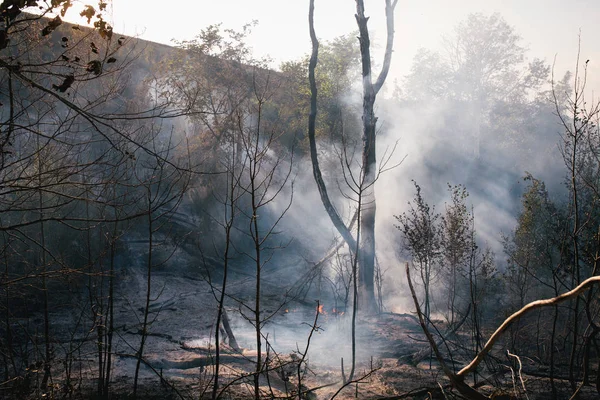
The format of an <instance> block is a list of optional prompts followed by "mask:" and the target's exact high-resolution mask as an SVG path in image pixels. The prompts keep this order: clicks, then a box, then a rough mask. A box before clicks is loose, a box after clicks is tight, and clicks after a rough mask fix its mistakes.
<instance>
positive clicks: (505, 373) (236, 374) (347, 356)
mask: <svg viewBox="0 0 600 400" xmlns="http://www.w3.org/2000/svg"><path fill="white" fill-rule="evenodd" d="M205 278H206V277H202V274H200V273H193V271H192V272H190V271H188V272H187V273H185V272H184V273H181V271H179V272H178V273H173V272H169V271H159V272H157V273H156V275H155V280H154V286H155V287H156V288H157V289H156V296H155V298H156V300H155V301H154V302H153V303H152V306H151V307H150V315H151V321H152V324H151V327H150V335H149V337H148V340H147V344H146V349H145V351H144V360H145V364H143V365H142V367H141V371H140V383H139V385H140V386H139V395H138V398H144V399H177V398H183V399H188V398H189V399H191V398H195V399H197V398H201V396H202V393H204V394H205V396H206V397H207V398H208V397H209V396H210V394H211V392H210V390H211V386H212V385H211V383H212V375H213V371H214V370H213V360H214V346H213V345H214V341H213V340H212V337H213V335H214V324H215V316H216V301H215V298H214V295H213V293H212V292H211V290H210V286H209V285H208V283H207V282H206V279H205ZM277 281H278V278H277V277H276V276H271V277H270V279H265V282H264V285H263V288H264V297H263V301H262V306H263V310H264V312H265V315H271V318H270V319H269V321H268V322H266V323H265V325H264V326H263V334H264V335H265V337H266V339H267V340H268V343H269V346H268V353H267V352H264V353H263V359H265V358H267V359H268V360H269V361H268V362H269V364H268V365H269V366H270V367H271V368H272V372H270V373H269V374H263V375H262V376H261V381H260V382H261V389H262V392H263V394H264V396H265V397H266V398H285V397H288V398H289V397H291V396H294V394H295V393H297V390H298V387H297V386H298V379H297V376H298V371H299V370H298V368H297V366H298V363H297V360H298V358H299V357H301V356H302V353H304V352H305V349H306V343H307V338H308V337H309V335H311V331H312V336H311V342H310V346H309V351H308V353H307V356H306V358H305V361H306V362H305V364H303V365H302V367H301V368H300V372H301V376H302V385H303V386H302V387H301V390H303V391H306V394H305V395H304V397H303V398H306V399H310V400H316V399H330V398H332V397H333V396H335V397H336V398H338V399H351V398H361V399H388V400H391V399H401V398H406V399H411V398H414V399H426V398H440V399H444V398H446V399H450V398H456V397H453V393H455V392H453V391H452V388H450V387H449V382H448V381H447V379H446V378H445V376H444V375H443V373H441V371H440V370H439V368H438V366H437V364H436V363H435V362H432V361H430V360H431V359H430V358H429V357H428V355H427V354H426V357H424V358H423V359H422V360H420V362H418V363H417V364H416V365H415V363H414V361H413V360H414V355H415V354H419V352H421V354H422V352H425V353H427V349H428V346H427V344H426V343H424V336H423V334H422V331H421V329H420V327H419V325H418V324H417V321H416V319H415V317H414V316H412V315H410V314H395V313H383V314H380V315H378V316H362V315H359V316H358V329H357V339H356V359H357V365H356V369H355V374H354V379H355V380H356V382H354V383H351V384H349V385H347V386H345V387H344V388H343V389H342V390H340V388H342V386H343V384H342V382H343V378H342V369H341V365H342V362H343V364H344V373H345V376H346V377H348V376H349V374H350V369H351V362H350V360H351V354H352V348H351V345H350V343H351V334H350V315H349V314H348V313H342V312H341V311H340V310H339V309H338V310H336V309H335V305H332V304H326V303H323V304H322V305H323V307H322V310H321V311H322V313H320V314H319V315H318V320H317V324H316V327H315V326H314V325H313V324H314V318H315V314H316V312H317V306H316V305H317V303H316V301H314V299H310V297H309V296H307V298H306V299H303V300H302V301H298V300H297V299H296V300H293V299H289V298H288V299H286V298H285V296H282V295H281V288H280V286H278V284H277ZM121 284H122V285H124V287H126V288H127V289H128V290H123V291H122V292H124V293H127V296H122V297H121V298H120V299H119V300H118V302H117V308H116V312H117V315H116V317H115V319H116V322H117V323H116V326H117V332H116V333H117V334H116V336H115V344H114V348H115V358H114V365H113V372H112V376H113V379H112V386H111V387H112V391H113V393H114V395H113V396H112V397H111V398H114V399H121V398H128V396H129V394H130V393H131V390H132V385H133V375H134V371H135V363H136V359H135V356H134V355H135V353H136V349H137V346H138V345H139V341H140V323H139V321H140V316H141V315H142V311H143V308H141V307H140V305H141V304H143V294H144V293H145V292H144V286H143V285H144V280H143V275H141V274H140V275H139V276H136V275H133V274H132V275H129V276H127V277H125V278H124V279H123V282H122V283H121ZM251 289H252V286H251V277H250V276H248V275H246V274H244V273H243V271H241V272H240V271H238V272H237V273H234V275H233V278H232V284H231V286H230V290H231V292H230V293H236V299H237V300H240V299H244V298H245V296H247V295H249V294H251V292H252V290H251ZM248 297H250V296H248ZM227 309H228V312H229V316H230V319H231V322H232V329H233V332H234V334H235V335H236V339H237V341H238V343H239V345H240V347H241V348H242V351H241V352H235V351H233V350H232V349H231V348H229V347H228V346H227V345H224V346H223V350H222V358H221V362H222V366H221V382H222V383H223V384H224V385H227V388H225V389H223V392H222V398H224V399H238V398H239V399H243V398H252V396H253V387H252V378H251V377H250V376H251V374H252V372H253V370H254V368H255V364H254V360H255V357H256V349H255V331H254V330H253V327H252V325H251V324H250V322H249V321H248V320H246V319H245V318H244V317H243V316H242V313H243V307H242V306H240V305H239V303H237V302H236V301H235V300H234V299H229V300H228V303H227ZM240 310H241V312H240ZM62 312H65V311H64V310H63V311H62ZM64 318H67V317H66V316H65V317H64ZM54 320H60V317H59V316H54ZM53 329H54V332H56V334H55V337H56V341H57V345H56V346H55V348H56V349H57V356H56V359H57V362H56V363H55V365H54V368H53V383H54V386H55V390H54V391H53V392H51V393H47V394H46V395H45V396H44V398H75V399H83V398H93V392H94V387H95V381H94V380H93V379H92V377H93V376H95V368H96V364H95V360H94V346H93V341H92V340H91V339H90V340H89V343H85V344H84V345H83V346H82V350H80V352H79V355H78V357H77V359H76V360H75V361H76V362H75V364H74V368H73V370H72V377H71V379H72V381H73V382H75V383H74V388H75V390H74V391H73V392H65V391H63V390H62V387H63V385H62V384H63V383H64V381H65V373H64V368H62V367H61V364H60V362H59V360H60V351H59V348H60V345H59V343H60V342H61V341H62V342H63V343H64V342H66V340H67V338H66V337H61V335H60V330H59V327H58V326H54V327H53ZM263 350H264V349H263ZM454 361H455V362H456V364H455V365H456V366H457V367H458V366H460V365H464V363H465V362H466V361H467V359H466V356H462V357H461V356H460V354H457V355H456V357H455V360H454ZM279 364H284V365H285V367H283V368H277V367H276V366H277V365H279ZM497 365H499V366H500V367H499V369H498V371H497V372H496V373H494V374H493V375H490V374H487V375H486V373H484V374H483V375H484V376H486V378H489V382H485V381H482V380H481V378H479V382H478V390H480V391H481V392H482V393H484V394H486V395H489V396H495V395H500V394H508V395H516V398H529V399H546V398H549V397H548V396H549V384H548V380H547V379H546V378H543V377H534V376H533V375H527V374H522V376H521V378H522V380H521V379H519V377H518V374H517V372H518V371H515V369H512V370H511V368H510V365H509V362H508V361H506V365H505V366H504V367H502V365H503V364H502V362H499V363H497ZM526 366H527V367H529V368H530V369H531V370H536V368H535V365H526ZM524 369H526V368H525V367H524ZM244 376H247V377H246V378H243V377H244ZM31 379H32V381H33V382H37V381H39V379H40V377H39V372H37V373H35V372H32V375H31ZM471 383H472V382H471ZM498 387H500V388H501V390H498V389H494V388H498ZM523 387H524V388H525V390H524V389H523ZM557 387H558V389H559V390H560V391H561V392H560V393H563V392H562V391H564V395H565V397H567V398H568V393H570V387H569V385H568V382H566V381H561V380H557ZM0 390H1V389H0ZM1 396H2V392H0V397H1ZM40 396H41V394H40V392H34V394H33V397H31V396H29V397H31V398H40ZM296 398H297V396H296ZM496 398H498V399H499V398H502V397H496ZM559 398H562V396H559ZM581 398H582V399H586V398H590V399H592V398H597V392H595V391H593V390H592V388H591V387H586V388H585V389H584V390H583V391H582V396H581Z"/></svg>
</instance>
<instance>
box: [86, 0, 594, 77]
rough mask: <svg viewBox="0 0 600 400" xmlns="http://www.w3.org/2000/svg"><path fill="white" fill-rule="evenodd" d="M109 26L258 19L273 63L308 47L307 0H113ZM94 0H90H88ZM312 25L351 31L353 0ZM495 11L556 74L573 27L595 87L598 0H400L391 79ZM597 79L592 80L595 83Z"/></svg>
mask: <svg viewBox="0 0 600 400" xmlns="http://www.w3.org/2000/svg"><path fill="white" fill-rule="evenodd" d="M112 2H113V12H112V19H113V26H114V28H115V31H117V32H119V33H124V34H127V35H138V36H139V37H141V38H143V39H146V40H151V41H155V42H160V43H165V44H170V43H171V39H174V38H175V39H180V40H181V39H190V38H192V37H194V36H195V35H196V34H197V33H199V32H200V30H201V29H202V28H203V27H206V26H207V25H210V24H215V23H219V22H222V23H223V26H224V27H226V28H234V29H235V28H240V27H241V26H242V25H244V24H245V23H248V22H251V21H252V20H257V21H258V26H257V27H256V28H255V29H254V33H253V35H252V36H251V39H250V42H251V43H250V44H251V46H252V47H253V49H254V51H255V54H256V55H257V56H264V55H270V56H271V57H272V58H274V59H275V65H278V64H279V62H281V61H285V60H290V59H296V58H298V57H300V56H302V55H303V54H306V53H309V52H310V39H309V36H308V17H307V14H308V0H180V1H174V2H173V4H172V5H170V6H169V3H168V2H165V1H158V0H112ZM93 3H95V2H92V4H93ZM315 3H316V5H315V23H316V30H317V35H318V36H319V37H320V38H321V39H331V38H334V37H336V36H339V35H342V34H345V33H348V32H351V31H353V30H356V22H355V20H354V12H355V2H354V1H352V0H315ZM365 3H366V11H367V15H369V16H371V20H370V27H371V29H372V30H374V32H375V33H374V36H375V39H376V40H377V39H379V43H382V44H383V43H384V38H385V16H384V7H383V5H384V1H383V0H365ZM472 12H481V13H485V14H491V13H493V12H499V13H500V14H501V15H502V16H503V17H504V18H505V19H506V21H507V22H508V23H509V24H510V25H512V26H513V27H514V28H515V29H516V32H517V33H519V34H520V35H521V36H522V38H523V45H525V46H526V47H528V48H529V49H530V53H529V56H530V57H540V58H544V59H546V60H547V61H548V62H550V63H551V62H552V60H553V58H554V56H555V55H557V61H556V68H557V71H559V72H560V73H559V74H558V75H562V72H563V71H565V70H566V69H571V70H572V69H573V68H574V64H575V57H576V54H577V42H578V35H579V31H580V30H581V37H582V46H581V47H582V59H583V60H584V61H585V60H586V59H590V60H591V61H590V63H589V68H590V74H591V81H592V83H593V84H594V87H598V88H600V43H599V42H598V40H597V38H598V37H600V24H599V23H598V21H600V2H599V1H598V0H570V1H564V0H400V1H399V3H398V6H397V8H396V36H395V52H394V58H393V62H392V70H391V78H392V79H393V78H401V77H402V76H403V75H405V74H406V73H407V72H408V71H409V69H410V66H411V63H412V59H413V57H414V55H415V53H416V52H417V50H418V49H419V48H421V47H425V48H429V49H436V48H437V47H438V46H439V44H440V42H441V38H442V36H443V35H445V34H449V33H451V32H452V29H453V27H454V26H456V24H457V23H458V22H460V21H461V20H463V19H464V18H465V17H466V16H467V14H469V13H472ZM596 84H598V85H596Z"/></svg>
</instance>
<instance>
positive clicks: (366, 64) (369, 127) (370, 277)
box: [355, 0, 398, 311]
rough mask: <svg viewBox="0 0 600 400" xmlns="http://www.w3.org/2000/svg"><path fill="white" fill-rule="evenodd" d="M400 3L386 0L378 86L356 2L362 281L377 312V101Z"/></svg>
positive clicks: (361, 9) (368, 306)
mask: <svg viewBox="0 0 600 400" xmlns="http://www.w3.org/2000/svg"><path fill="white" fill-rule="evenodd" d="M397 3H398V0H394V1H393V2H392V1H391V0H385V15H386V21H387V42H386V47H385V55H384V59H383V68H382V70H381V72H380V73H379V76H378V77H377V80H376V81H375V83H373V78H372V68H371V41H370V38H369V29H368V27H367V22H368V21H369V18H368V17H366V16H365V5H364V1H363V0H356V15H355V17H356V23H357V24H358V30H359V38H358V40H359V42H360V53H361V64H362V84H363V115H362V122H363V137H362V142H363V143H362V144H363V148H362V168H363V174H364V182H363V185H364V194H363V196H364V198H363V199H362V204H363V209H362V212H361V219H360V225H361V235H362V236H361V242H360V254H359V264H360V278H361V291H362V294H363V304H364V306H365V308H366V309H367V310H369V311H374V310H375V309H376V307H377V302H376V300H375V285H374V276H375V214H376V199H375V180H376V178H377V172H378V170H377V158H376V133H377V129H376V128H377V117H375V111H374V106H375V99H376V98H377V94H378V93H379V90H381V87H382V86H383V83H384V82H385V79H386V78H387V75H388V72H389V69H390V65H391V61H392V50H393V47H394V8H395V7H396V4H397Z"/></svg>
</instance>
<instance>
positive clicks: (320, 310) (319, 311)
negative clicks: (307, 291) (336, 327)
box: [317, 304, 327, 315]
mask: <svg viewBox="0 0 600 400" xmlns="http://www.w3.org/2000/svg"><path fill="white" fill-rule="evenodd" d="M317 312H318V313H319V314H323V315H326V314H327V313H326V312H325V310H324V309H323V304H319V306H318V307H317Z"/></svg>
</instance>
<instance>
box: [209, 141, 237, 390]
mask: <svg viewBox="0 0 600 400" xmlns="http://www.w3.org/2000/svg"><path fill="white" fill-rule="evenodd" d="M233 148H234V149H235V146H233ZM234 152H235V150H234ZM235 156H236V155H235V153H234V154H233V155H232V160H233V162H232V166H231V168H232V169H231V172H230V173H231V175H230V177H229V179H230V181H229V187H228V192H229V193H228V195H227V200H226V201H228V202H229V204H226V206H225V220H226V222H225V251H224V253H223V281H222V283H221V296H220V298H219V305H218V311H217V324H216V329H215V373H214V382H213V391H212V399H213V400H215V399H216V398H217V390H218V388H219V369H220V366H221V341H220V325H221V319H222V320H223V326H224V328H225V331H226V332H227V336H228V337H229V340H230V342H229V343H230V345H231V347H233V348H234V349H236V350H239V347H238V345H237V342H236V341H235V337H234V336H233V332H231V326H230V325H229V318H227V313H226V312H225V308H224V305H225V292H226V290H227V272H228V267H229V247H230V246H231V228H232V227H233V222H234V216H235V181H236V180H235V165H236V162H235ZM228 214H229V215H228Z"/></svg>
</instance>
